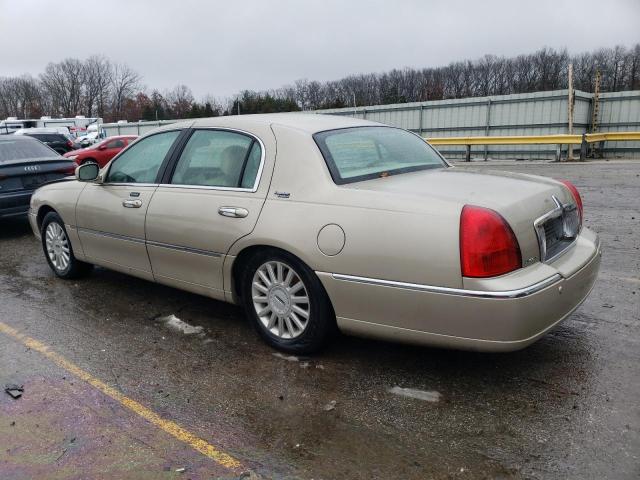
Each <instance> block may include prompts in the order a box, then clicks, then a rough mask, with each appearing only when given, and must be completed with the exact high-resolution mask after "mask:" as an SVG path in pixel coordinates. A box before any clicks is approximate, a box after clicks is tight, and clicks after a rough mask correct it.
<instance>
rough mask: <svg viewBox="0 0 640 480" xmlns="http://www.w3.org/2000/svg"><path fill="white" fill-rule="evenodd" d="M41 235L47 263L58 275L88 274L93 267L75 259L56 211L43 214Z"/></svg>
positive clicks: (67, 277)
mask: <svg viewBox="0 0 640 480" xmlns="http://www.w3.org/2000/svg"><path fill="white" fill-rule="evenodd" d="M41 236H42V249H43V250H44V255H45V257H46V258H47V263H48V264H49V267H51V270H53V273H55V274H56V275H57V276H58V277H60V278H65V279H71V278H78V277H81V276H83V275H86V274H88V273H89V272H90V271H91V269H92V268H93V265H91V264H90V263H85V262H81V261H80V260H78V259H76V257H75V255H74V254H73V248H72V247H71V242H70V241H69V236H68V235H67V230H66V229H65V228H64V222H63V221H62V218H60V215H58V214H57V213H56V212H49V213H47V215H45V217H44V219H43V220H42V228H41Z"/></svg>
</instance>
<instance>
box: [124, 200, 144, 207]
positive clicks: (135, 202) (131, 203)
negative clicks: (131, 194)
mask: <svg viewBox="0 0 640 480" xmlns="http://www.w3.org/2000/svg"><path fill="white" fill-rule="evenodd" d="M122 206H123V207H125V208H140V207H141V206H142V200H123V201H122Z"/></svg>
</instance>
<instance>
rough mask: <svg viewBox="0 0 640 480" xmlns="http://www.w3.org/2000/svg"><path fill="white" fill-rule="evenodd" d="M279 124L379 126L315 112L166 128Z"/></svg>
mask: <svg viewBox="0 0 640 480" xmlns="http://www.w3.org/2000/svg"><path fill="white" fill-rule="evenodd" d="M260 124H261V125H281V126H284V127H289V128H293V129H296V130H301V131H304V132H307V133H310V134H313V133H317V132H322V131H325V130H334V129H337V128H349V127H365V126H381V125H382V124H380V123H377V122H371V121H368V120H361V119H357V118H352V117H345V116H339V115H325V114H316V113H264V114H255V115H229V116H223V117H211V118H199V119H196V120H193V121H190V122H180V123H179V124H171V125H167V126H166V127H165V128H166V129H171V128H172V127H173V128H176V127H181V128H187V127H192V128H198V127H223V128H224V127H227V128H237V129H243V128H246V129H248V130H249V129H251V126H256V125H260Z"/></svg>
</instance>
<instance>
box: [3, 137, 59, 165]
mask: <svg viewBox="0 0 640 480" xmlns="http://www.w3.org/2000/svg"><path fill="white" fill-rule="evenodd" d="M58 156H59V155H58V154H57V153H56V152H54V151H53V150H51V149H50V148H49V147H47V146H45V145H43V144H42V143H40V142H38V141H35V140H25V139H22V138H21V139H16V140H0V163H2V162H7V161H10V160H22V159H30V158H34V159H35V158H51V157H58Z"/></svg>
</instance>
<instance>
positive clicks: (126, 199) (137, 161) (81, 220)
mask: <svg viewBox="0 0 640 480" xmlns="http://www.w3.org/2000/svg"><path fill="white" fill-rule="evenodd" d="M180 133H181V131H180V130H172V131H167V132H161V133H157V134H155V135H151V136H149V137H146V138H143V139H142V140H140V141H139V142H138V143H137V144H136V145H132V146H131V148H129V149H128V150H126V151H124V152H123V153H122V155H120V156H119V157H117V158H116V159H115V160H114V161H113V162H112V163H111V165H110V166H109V169H108V171H107V172H103V173H102V175H105V178H104V180H103V181H102V183H89V184H88V185H87V186H86V187H85V189H84V190H83V191H82V193H81V194H80V197H79V199H78V204H77V207H76V222H77V227H78V235H79V237H80V241H81V243H82V248H83V250H84V253H85V255H86V256H87V261H89V262H92V263H96V264H98V265H103V266H105V267H108V268H113V269H114V270H120V271H123V272H125V273H129V274H131V275H136V276H139V277H143V278H147V279H150V280H152V279H153V275H152V271H151V264H150V263H149V256H148V255H147V251H146V246H145V232H144V222H145V216H146V214H147V209H148V208H149V203H150V202H151V199H152V197H153V194H154V192H155V190H156V188H157V182H158V178H159V175H161V173H162V172H161V169H162V167H163V165H164V164H165V161H166V159H167V157H168V156H169V151H170V149H171V146H172V145H173V144H174V142H175V141H176V139H177V138H178V136H179V135H180Z"/></svg>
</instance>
